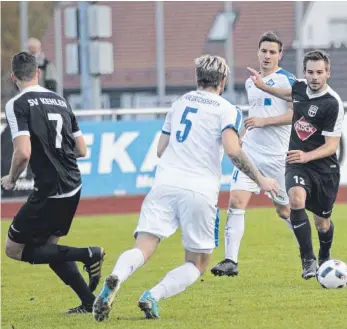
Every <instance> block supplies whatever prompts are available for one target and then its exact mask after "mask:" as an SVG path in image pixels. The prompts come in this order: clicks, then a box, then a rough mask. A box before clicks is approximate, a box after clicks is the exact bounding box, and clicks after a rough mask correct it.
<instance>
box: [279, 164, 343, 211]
mask: <svg viewBox="0 0 347 329" xmlns="http://www.w3.org/2000/svg"><path fill="white" fill-rule="evenodd" d="M339 184H340V173H319V172H317V171H314V170H312V169H310V168H304V167H303V166H288V167H287V168H286V189H287V192H288V191H289V190H290V188H292V187H294V186H301V187H304V188H305V190H306V193H307V197H306V209H307V210H309V211H311V212H312V213H314V214H315V215H317V216H319V217H323V218H329V217H330V216H331V213H332V210H333V207H334V203H335V200H336V197H337V192H338V189H339Z"/></svg>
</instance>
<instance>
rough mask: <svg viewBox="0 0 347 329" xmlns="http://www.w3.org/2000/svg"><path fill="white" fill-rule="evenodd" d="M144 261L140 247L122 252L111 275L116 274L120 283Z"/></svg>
mask: <svg viewBox="0 0 347 329" xmlns="http://www.w3.org/2000/svg"><path fill="white" fill-rule="evenodd" d="M144 262H145V259H144V257H143V253H142V251H141V250H140V249H138V248H134V249H131V250H127V251H125V252H123V253H122V254H121V255H120V256H119V258H118V260H117V263H116V265H115V267H114V269H113V271H112V274H113V275H117V276H118V278H119V280H120V283H122V282H124V281H125V280H127V279H128V278H129V276H130V275H131V274H133V273H134V272H135V271H136V270H137V269H138V268H139V267H141V266H142V265H143V264H144Z"/></svg>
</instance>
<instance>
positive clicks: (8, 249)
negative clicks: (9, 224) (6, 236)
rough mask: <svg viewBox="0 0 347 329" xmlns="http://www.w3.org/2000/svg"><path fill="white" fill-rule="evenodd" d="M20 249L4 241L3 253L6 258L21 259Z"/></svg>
mask: <svg viewBox="0 0 347 329" xmlns="http://www.w3.org/2000/svg"><path fill="white" fill-rule="evenodd" d="M22 251H23V250H19V249H18V248H15V247H13V246H11V245H10V244H8V243H6V245H5V254H6V256H7V257H8V258H11V259H15V260H21V258H22Z"/></svg>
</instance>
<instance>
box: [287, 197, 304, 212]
mask: <svg viewBox="0 0 347 329" xmlns="http://www.w3.org/2000/svg"><path fill="white" fill-rule="evenodd" d="M290 207H291V208H292V209H302V208H305V199H304V198H303V197H301V196H300V195H297V194H294V195H292V196H291V197H290Z"/></svg>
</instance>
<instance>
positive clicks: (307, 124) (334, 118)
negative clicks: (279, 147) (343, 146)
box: [289, 80, 344, 173]
mask: <svg viewBox="0 0 347 329" xmlns="http://www.w3.org/2000/svg"><path fill="white" fill-rule="evenodd" d="M292 98H293V106H294V115H293V125H292V131H291V136H290V144H289V149H290V150H302V151H304V152H310V151H313V150H315V149H316V148H318V147H320V146H322V145H323V144H325V136H341V131H342V123H343V116H344V109H343V103H342V101H341V99H340V97H339V95H338V94H337V93H336V92H335V91H334V90H333V89H332V88H330V87H329V86H328V87H327V88H326V89H325V90H324V91H322V92H321V93H318V94H309V93H308V86H307V82H306V80H298V81H297V82H295V84H294V85H293V88H292ZM289 166H290V165H289ZM305 166H307V167H309V168H312V169H313V170H316V171H318V172H322V173H335V172H339V163H338V160H337V157H336V154H333V155H332V156H329V157H326V158H323V159H318V160H314V161H310V162H307V163H306V164H305Z"/></svg>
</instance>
